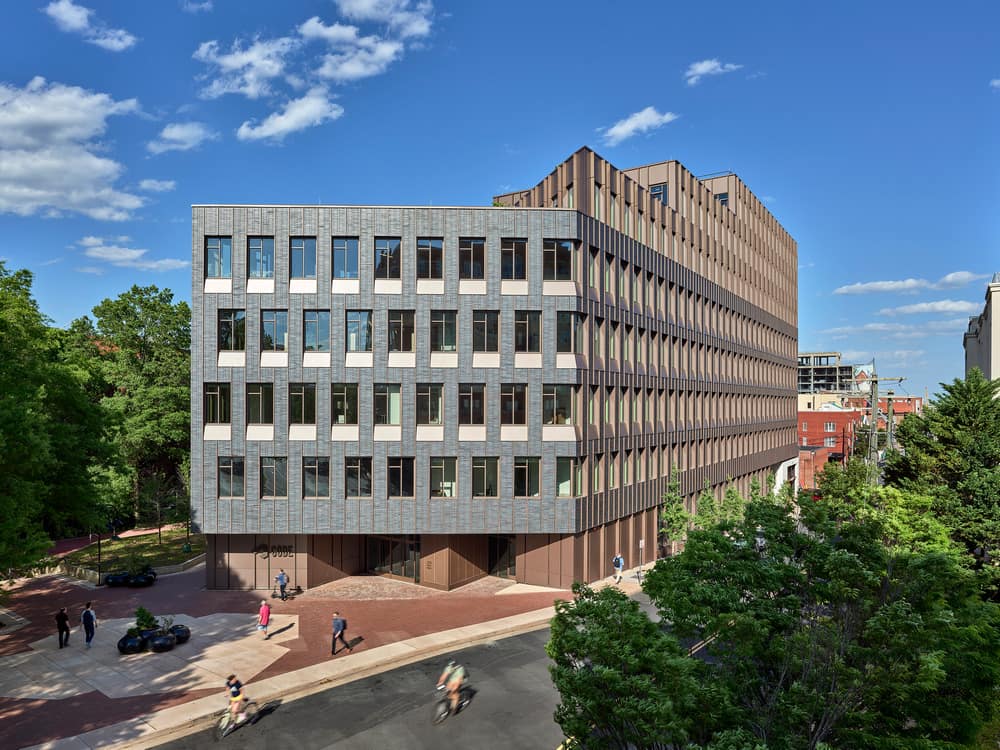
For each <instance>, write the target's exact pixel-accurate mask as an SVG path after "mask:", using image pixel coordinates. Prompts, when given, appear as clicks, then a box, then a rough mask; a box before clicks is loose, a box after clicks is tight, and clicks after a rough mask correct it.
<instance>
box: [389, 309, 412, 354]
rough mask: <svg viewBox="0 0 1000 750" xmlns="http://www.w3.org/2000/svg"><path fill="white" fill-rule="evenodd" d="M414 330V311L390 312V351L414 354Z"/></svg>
mask: <svg viewBox="0 0 1000 750" xmlns="http://www.w3.org/2000/svg"><path fill="white" fill-rule="evenodd" d="M413 328H414V325H413V310H390V311H389V351H390V352H412V351H413V342H414V333H413Z"/></svg>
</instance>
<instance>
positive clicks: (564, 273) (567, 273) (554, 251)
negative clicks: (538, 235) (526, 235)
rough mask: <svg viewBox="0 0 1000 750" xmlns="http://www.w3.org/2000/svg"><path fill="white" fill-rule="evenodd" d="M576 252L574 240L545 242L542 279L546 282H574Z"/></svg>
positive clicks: (543, 246)
mask: <svg viewBox="0 0 1000 750" xmlns="http://www.w3.org/2000/svg"><path fill="white" fill-rule="evenodd" d="M575 251H576V247H575V246H574V243H573V241H572V240H545V241H544V242H543V243H542V278H543V279H544V280H545V281H573V266H574V265H575V263H574V261H575V260H576V252H575Z"/></svg>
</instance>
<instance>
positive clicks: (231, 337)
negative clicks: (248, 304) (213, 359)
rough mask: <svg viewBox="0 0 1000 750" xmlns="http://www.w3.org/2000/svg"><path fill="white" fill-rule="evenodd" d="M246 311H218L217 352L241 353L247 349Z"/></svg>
mask: <svg viewBox="0 0 1000 750" xmlns="http://www.w3.org/2000/svg"><path fill="white" fill-rule="evenodd" d="M246 317H247V314H246V310H219V351H220V352H242V351H245V350H246V348H247V321H246Z"/></svg>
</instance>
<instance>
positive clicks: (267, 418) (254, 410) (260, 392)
mask: <svg viewBox="0 0 1000 750" xmlns="http://www.w3.org/2000/svg"><path fill="white" fill-rule="evenodd" d="M247 424H274V384H273V383H247Z"/></svg>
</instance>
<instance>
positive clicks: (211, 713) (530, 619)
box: [26, 607, 555, 750]
mask: <svg viewBox="0 0 1000 750" xmlns="http://www.w3.org/2000/svg"><path fill="white" fill-rule="evenodd" d="M554 614H555V608H554V607H545V608H543V609H539V610H535V611H533V612H525V613H522V614H520V615H511V616H508V617H503V618H500V619H497V620H491V621H488V622H484V623H478V624H473V625H466V626H463V627H460V628H454V629H452V630H445V631H441V632H438V633H428V634H427V635H422V636H416V637H415V638H410V639H408V640H406V641H400V642H398V643H394V644H386V645H384V646H379V647H377V648H374V649H371V650H370V651H362V652H361V653H359V654H357V655H351V656H354V658H355V659H358V657H366V656H367V657H368V658H369V659H371V661H370V662H369V663H367V664H364V665H363V666H362V665H359V666H358V667H356V668H354V669H352V670H350V671H349V672H344V673H343V674H339V675H330V676H326V677H319V678H315V677H314V678H313V679H311V680H310V679H309V677H308V676H307V675H308V673H310V672H316V671H320V670H321V669H322V667H323V666H324V665H326V664H330V663H331V662H329V661H326V662H320V663H318V664H314V665H310V666H308V667H303V668H302V669H298V670H295V671H292V672H286V673H284V674H282V675H277V676H275V677H271V678H268V679H266V680H263V681H261V682H257V683H253V684H251V685H250V686H249V687H250V690H249V691H248V692H249V693H250V695H251V697H252V698H253V700H254V701H256V702H257V704H258V706H260V707H263V706H264V705H265V704H267V703H269V702H271V701H274V700H279V699H280V700H281V701H282V702H285V701H293V700H297V699H299V698H304V697H306V696H309V695H313V694H314V693H318V692H321V691H323V690H328V689H330V688H333V687H338V686H339V685H345V684H347V683H350V682H355V681H356V680H360V679H364V678H366V677H371V676H372V675H375V674H380V673H382V672H385V671H388V670H389V669H396V668H397V667H402V666H406V665H408V664H413V663H416V662H419V661H423V660H424V659H428V658H433V657H435V656H440V655H442V654H446V653H450V652H452V651H457V650H460V649H464V648H469V647H471V646H477V645H480V644H483V643H488V642H490V641H495V640H501V639H503V638H509V637H512V636H515V635H520V634H522V633H528V632H532V631H535V630H540V629H542V628H544V627H547V626H548V624H549V621H550V620H551V619H552V617H553V616H554ZM449 634H451V636H450V637H449ZM407 647H409V648H411V649H412V651H411V652H410V653H400V650H401V648H407ZM380 651H381V652H382V654H379V652H380ZM351 656H345V657H343V659H340V660H338V661H337V662H336V663H341V662H348V660H350V659H351ZM372 657H374V658H372ZM302 673H304V674H303V679H306V680H308V681H307V682H303V683H302V684H301V685H299V686H298V687H296V688H294V689H291V690H288V689H284V690H283V689H280V688H277V687H275V686H274V685H272V686H271V689H269V686H268V683H274V682H286V681H287V680H288V677H289V675H292V676H294V675H296V674H302ZM220 692H221V691H220ZM199 702H202V703H204V704H205V705H203V706H198V707H196V706H194V705H192V704H196V703H199ZM208 705H210V706H211V707H210V708H209V710H207V711H205V710H203V709H204V708H205V707H206V706H208ZM185 706H189V707H190V710H191V711H192V712H194V713H195V715H194V716H187V717H186V720H185V721H183V722H182V723H178V724H175V725H173V726H164V727H159V728H158V727H157V723H158V722H157V716H161V715H163V714H164V713H165V712H168V711H176V710H177V709H179V708H183V707H185ZM224 708H225V705H224V703H223V702H222V701H221V699H216V698H215V697H214V696H209V697H208V698H199V699H195V700H193V701H189V702H188V703H182V704H180V705H179V706H173V707H171V708H167V709H162V710H161V711H156V712H153V713H150V714H145V715H143V716H138V717H135V718H133V719H128V720H126V721H123V722H119V723H117V724H112V725H109V726H106V727H102V728H100V729H95V730H93V731H92V732H87V733H85V734H81V735H76V736H74V737H66V738H63V739H59V740H54V741H52V742H46V743H42V744H39V745H34V746H32V747H31V748H26V750H70V749H71V748H72V749H75V750H85V749H86V748H91V749H96V748H112V747H113V748H121V749H122V750H125V748H129V749H135V750H140V749H141V748H152V747H155V746H157V745H162V744H163V743H164V742H169V741H171V740H174V739H178V738H180V737H185V736H187V735H190V734H193V733H195V732H197V731H200V730H204V729H208V728H209V727H211V726H212V723H213V720H214V719H215V717H217V716H218V715H219V714H221V713H222V710H223V709H224ZM129 733H132V734H136V733H138V734H140V736H138V737H135V739H131V740H125V741H121V742H117V743H115V742H112V743H106V742H102V740H101V738H102V737H106V736H108V735H112V736H115V735H121V734H129ZM88 735H89V737H88ZM88 739H89V740H91V741H93V743H94V744H91V742H89V741H88Z"/></svg>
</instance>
